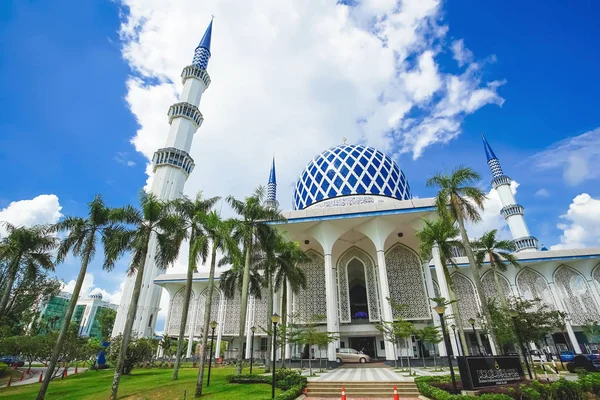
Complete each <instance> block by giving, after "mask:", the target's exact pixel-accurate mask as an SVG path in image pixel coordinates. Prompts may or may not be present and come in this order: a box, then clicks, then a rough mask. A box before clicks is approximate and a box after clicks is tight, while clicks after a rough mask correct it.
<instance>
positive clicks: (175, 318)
mask: <svg viewBox="0 0 600 400" xmlns="http://www.w3.org/2000/svg"><path fill="white" fill-rule="evenodd" d="M184 291H185V287H182V288H181V289H179V290H178V291H177V292H176V293H175V295H174V296H173V299H172V300H171V311H170V312H169V321H167V329H165V331H166V333H167V335H169V336H179V328H181V315H182V314H183V298H184V295H185V293H184ZM195 311H196V295H195V293H194V291H193V290H192V293H191V295H190V305H189V309H188V315H187V321H186V325H185V335H186V336H187V335H189V333H190V326H192V318H194V312H195Z"/></svg>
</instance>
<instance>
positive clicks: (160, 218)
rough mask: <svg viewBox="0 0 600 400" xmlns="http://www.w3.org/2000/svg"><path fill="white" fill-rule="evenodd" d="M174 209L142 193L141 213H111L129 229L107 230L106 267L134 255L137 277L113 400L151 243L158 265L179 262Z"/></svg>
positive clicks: (181, 231)
mask: <svg viewBox="0 0 600 400" xmlns="http://www.w3.org/2000/svg"><path fill="white" fill-rule="evenodd" d="M172 208H173V202H172V201H171V202H169V201H162V200H159V199H158V198H157V197H156V196H155V195H153V194H147V193H142V194H141V196H140V209H139V210H138V209H136V208H135V207H132V206H126V207H123V208H119V209H116V210H113V212H111V218H112V219H113V220H115V221H124V222H125V223H127V224H128V225H130V227H128V228H125V227H121V226H114V227H110V228H107V229H106V230H105V234H106V236H107V238H108V240H107V243H106V244H105V254H106V257H105V260H104V264H105V266H106V265H113V264H114V262H115V261H116V260H117V259H119V258H120V257H121V256H122V255H123V253H125V252H126V251H131V252H132V253H133V254H132V261H131V266H130V268H129V273H130V274H134V273H135V274H136V277H135V283H134V286H133V294H132V296H131V303H130V305H129V310H128V312H127V320H126V321H125V328H124V329H123V339H122V342H121V349H120V350H119V356H118V357H117V364H116V366H115V374H114V377H113V383H112V388H111V394H110V399H111V400H116V399H117V394H118V391H119V381H120V379H121V374H122V372H123V365H124V363H125V357H126V354H127V348H128V346H129V340H130V338H131V333H132V330H133V322H134V321H135V315H136V312H137V307H138V300H139V297H140V289H141V287H142V279H143V276H144V267H145V265H146V261H147V260H146V259H147V257H148V253H149V252H150V251H151V249H149V244H150V240H151V239H155V240H154V241H155V243H156V255H155V262H156V265H157V266H158V267H159V268H162V269H165V268H167V267H168V266H169V265H171V264H172V263H173V262H175V260H176V259H177V256H178V255H179V246H180V245H181V242H182V241H183V239H184V237H185V221H184V220H183V218H181V217H180V216H179V215H177V214H174V213H172V212H171V210H172ZM107 231H108V232H107Z"/></svg>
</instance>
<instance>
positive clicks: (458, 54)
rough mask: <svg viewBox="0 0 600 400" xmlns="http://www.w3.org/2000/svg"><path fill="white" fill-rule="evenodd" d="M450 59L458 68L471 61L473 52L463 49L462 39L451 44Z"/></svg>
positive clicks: (463, 42)
mask: <svg viewBox="0 0 600 400" xmlns="http://www.w3.org/2000/svg"><path fill="white" fill-rule="evenodd" d="M451 49H452V58H454V59H455V60H456V62H457V63H458V66H459V67H462V66H463V65H465V64H467V63H470V62H471V61H473V52H472V51H471V50H469V49H467V48H466V47H465V41H464V40H463V39H460V40H455V41H454V42H452V46H451Z"/></svg>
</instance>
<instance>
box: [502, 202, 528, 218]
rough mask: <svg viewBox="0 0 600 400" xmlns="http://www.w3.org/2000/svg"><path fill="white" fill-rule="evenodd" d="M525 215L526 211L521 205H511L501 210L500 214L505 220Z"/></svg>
mask: <svg viewBox="0 0 600 400" xmlns="http://www.w3.org/2000/svg"><path fill="white" fill-rule="evenodd" d="M524 213H525V209H524V208H523V206H522V205H520V204H511V205H508V206H506V207H503V208H502V210H500V214H502V216H503V217H504V219H508V217H511V216H513V215H523V214H524Z"/></svg>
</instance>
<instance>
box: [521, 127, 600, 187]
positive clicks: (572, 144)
mask: <svg viewBox="0 0 600 400" xmlns="http://www.w3.org/2000/svg"><path fill="white" fill-rule="evenodd" d="M531 159H532V160H533V162H534V163H535V165H536V166H537V167H538V168H540V169H561V170H562V173H563V179H564V180H565V182H566V183H567V184H569V185H572V186H574V185H577V184H579V183H581V182H583V181H585V180H589V179H597V178H599V177H600V169H599V168H598V167H597V165H598V164H599V163H600V128H596V129H594V130H591V131H588V132H586V133H583V134H581V135H579V136H572V137H568V138H566V139H564V140H561V141H559V142H556V143H554V144H552V145H551V146H550V147H548V148H547V149H546V150H544V151H542V152H539V153H537V154H534V155H533V156H532V157H531Z"/></svg>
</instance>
